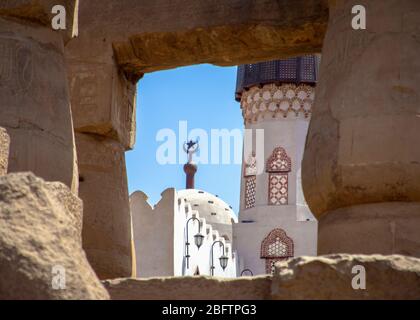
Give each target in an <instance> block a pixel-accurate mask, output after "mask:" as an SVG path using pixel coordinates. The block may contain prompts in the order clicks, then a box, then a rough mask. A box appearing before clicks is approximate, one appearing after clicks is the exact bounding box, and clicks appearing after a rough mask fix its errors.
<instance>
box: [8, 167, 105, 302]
mask: <svg viewBox="0 0 420 320" xmlns="http://www.w3.org/2000/svg"><path fill="white" fill-rule="evenodd" d="M51 190H53V191H51ZM66 194H67V195H66ZM69 197H70V198H71V197H72V196H71V195H70V191H69V190H68V189H67V190H66V187H65V186H64V185H62V184H60V185H56V184H49V185H48V184H47V183H45V182H44V181H43V180H42V179H40V178H37V177H35V176H34V175H33V174H32V173H13V174H9V175H6V176H2V177H0V277H1V281H0V299H107V298H108V297H109V296H108V293H107V292H106V290H105V289H104V287H103V286H102V285H101V283H100V282H99V280H98V279H97V277H96V275H95V273H94V271H93V270H92V268H91V267H90V265H89V263H88V261H87V259H86V256H85V253H84V251H83V249H82V247H81V243H80V237H78V236H77V235H78V234H80V230H79V229H78V228H79V227H78V225H79V224H80V223H79V222H78V217H77V215H78V211H79V210H80V203H78V201H76V200H75V199H74V198H73V199H72V200H69V199H70V198H69ZM69 209H70V210H69ZM72 211H73V212H72ZM79 214H80V212H79ZM63 275H64V278H63ZM57 277H58V278H57ZM60 279H61V280H60ZM63 279H64V280H63ZM60 288H61V289H60Z"/></svg>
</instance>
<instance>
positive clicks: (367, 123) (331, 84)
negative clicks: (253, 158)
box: [302, 0, 420, 257]
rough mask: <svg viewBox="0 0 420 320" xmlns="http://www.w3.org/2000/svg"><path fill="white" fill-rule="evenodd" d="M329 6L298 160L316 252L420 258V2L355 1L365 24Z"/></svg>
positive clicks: (340, 3)
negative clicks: (356, 24)
mask: <svg viewBox="0 0 420 320" xmlns="http://www.w3.org/2000/svg"><path fill="white" fill-rule="evenodd" d="M331 4H332V6H331V8H330V9H331V10H330V13H331V14H330V22H329V27H328V32H327V35H326V38H325V41H324V48H323V57H322V61H321V68H320V81H319V82H318V86H317V93H316V98H315V106H314V111H313V114H312V119H311V123H310V127H309V132H308V136H307V141H306V148H305V153H304V158H303V163H302V182H303V190H304V192H305V198H306V200H307V202H308V204H309V207H310V208H311V211H312V212H313V213H314V214H315V215H316V216H317V217H318V219H319V223H320V225H319V231H320V232H319V242H318V244H319V247H318V250H319V254H326V253H334V252H346V253H382V254H392V253H401V254H407V255H414V256H419V257H420V232H418V230H419V229H420V210H419V207H420V184H419V181H420V148H418V147H416V146H418V140H419V136H420V125H419V124H420V122H419V115H418V113H419V112H418V110H419V109H418V107H419V97H420V72H419V70H420V59H419V58H418V54H419V52H420V41H418V35H419V30H420V29H419V21H420V2H419V1H417V0H405V1H397V2H396V1H393V0H383V1H370V0H361V1H358V2H357V4H360V5H364V6H365V8H366V12H367V24H368V28H367V30H353V29H352V26H351V21H352V19H353V15H352V14H351V8H352V6H353V5H354V4H355V2H354V1H351V0H336V1H331ZM402 21H403V23H401V22H402ZM350 235H351V236H350ZM355 240H356V241H355Z"/></svg>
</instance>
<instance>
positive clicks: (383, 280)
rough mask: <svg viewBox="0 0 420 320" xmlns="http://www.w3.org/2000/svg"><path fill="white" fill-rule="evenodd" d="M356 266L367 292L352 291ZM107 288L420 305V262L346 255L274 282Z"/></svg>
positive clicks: (292, 265) (293, 265) (295, 264)
mask: <svg viewBox="0 0 420 320" xmlns="http://www.w3.org/2000/svg"><path fill="white" fill-rule="evenodd" d="M356 265H361V266H364V267H365V271H366V273H365V275H366V289H365V290H355V289H353V287H352V280H353V278H354V277H355V276H356V274H355V273H353V272H352V271H353V267H354V266H356ZM103 284H104V285H105V288H106V289H107V290H108V292H109V294H110V296H111V299H114V300H123V299H130V300H153V299H155V300H174V299H179V300H217V299H218V300H248V299H250V300H262V299H273V300H290V299H292V300H296V299H327V300H330V299H339V300H352V299H355V300H369V299H394V300H405V299H413V300H418V299H420V259H416V258H411V257H406V256H399V255H393V256H381V255H372V256H368V255H344V254H341V255H338V254H337V255H330V256H321V257H298V258H294V259H290V260H288V261H283V262H279V263H277V264H276V272H275V274H274V276H273V277H271V276H259V277H243V278H238V279H229V280H222V279H217V278H209V277H184V278H150V279H114V280H107V281H103Z"/></svg>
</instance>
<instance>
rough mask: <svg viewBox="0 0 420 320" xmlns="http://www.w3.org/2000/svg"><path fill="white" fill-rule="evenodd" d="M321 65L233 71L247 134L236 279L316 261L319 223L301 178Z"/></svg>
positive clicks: (303, 62) (291, 62) (296, 61)
mask: <svg viewBox="0 0 420 320" xmlns="http://www.w3.org/2000/svg"><path fill="white" fill-rule="evenodd" d="M319 59H320V58H319V56H303V57H298V58H290V59H285V60H278V61H270V62H264V63H257V64H248V65H242V66H239V67H238V78H237V87H236V100H237V101H239V102H240V105H241V109H242V114H243V117H244V123H245V129H246V130H245V134H244V161H243V168H242V169H243V170H242V178H241V199H240V201H241V202H240V213H239V223H238V224H236V225H235V226H234V243H235V246H236V249H237V252H238V257H239V264H240V265H239V270H238V273H239V274H240V273H241V272H242V271H244V270H247V272H248V273H250V272H252V274H254V275H256V274H264V273H271V272H272V271H273V265H274V263H275V262H277V261H279V260H284V259H287V258H290V257H293V256H300V255H316V248H317V243H316V240H317V221H316V219H315V218H314V216H313V215H312V213H311V212H310V210H309V208H308V207H307V205H306V202H305V199H304V196H303V192H302V187H301V178H300V173H301V162H302V157H303V150H304V145H305V138H306V133H307V130H308V125H309V119H310V117H311V112H312V104H313V101H314V96H315V90H314V89H315V85H316V81H317V73H318V65H319ZM248 273H247V274H248Z"/></svg>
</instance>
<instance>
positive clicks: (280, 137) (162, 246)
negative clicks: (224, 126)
mask: <svg viewBox="0 0 420 320" xmlns="http://www.w3.org/2000/svg"><path fill="white" fill-rule="evenodd" d="M318 65H319V57H318V56H305V57H298V58H291V59H286V60H278V61H271V62H265V63H258V64H251V65H243V66H240V67H238V80H237V90H236V99H237V100H238V101H239V102H240V105H241V108H242V111H243V116H244V123H245V128H246V129H251V130H250V131H251V132H254V133H253V134H251V135H247V134H245V135H244V145H246V146H248V147H245V148H244V159H245V161H243V170H242V173H243V174H242V178H241V198H240V212H239V218H238V217H237V216H236V215H235V213H234V212H233V210H232V208H231V207H230V206H229V205H228V204H227V203H226V202H224V201H223V200H222V199H220V198H219V197H217V196H215V195H213V194H210V193H208V192H205V191H203V190H199V189H195V185H194V175H195V173H196V172H197V166H196V165H195V164H194V163H193V160H192V155H193V153H194V152H195V151H196V148H197V146H198V144H197V143H196V142H193V141H189V142H188V143H186V145H185V151H186V152H187V153H188V155H189V160H188V162H187V164H186V165H185V166H184V171H185V173H186V189H185V190H178V191H177V190H175V189H174V188H170V189H166V190H165V191H164V192H163V193H162V198H161V200H160V201H159V202H158V203H157V204H156V205H155V206H154V207H152V206H151V205H150V204H149V203H148V202H147V198H148V197H147V195H146V194H144V193H143V192H141V191H136V192H134V193H133V194H132V195H131V196H130V208H131V214H132V219H133V239H134V247H135V255H136V274H137V277H141V278H142V277H156V276H194V275H214V276H217V277H237V276H242V275H258V274H270V273H272V272H273V265H274V263H275V262H277V261H280V260H284V259H288V258H291V257H294V256H301V255H311V256H314V255H316V253H317V249H316V248H317V228H318V226H317V221H316V219H315V218H314V216H313V215H312V213H311V212H310V210H309V208H308V206H307V205H306V202H305V199H304V196H303V192H302V187H301V180H300V166H301V161H302V156H303V150H304V145H305V138H306V133H307V130H308V125H309V119H310V115H311V110H312V104H313V101H314V87H315V84H316V80H317V72H318ZM258 129H259V130H262V131H263V132H264V139H263V141H262V143H260V145H258V143H255V141H257V140H258V138H257V137H256V136H255V135H256V134H255V132H257V130H258ZM262 146H263V148H261V147H262Z"/></svg>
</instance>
